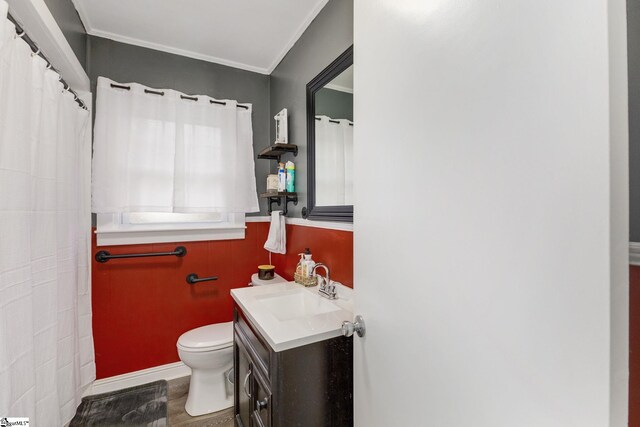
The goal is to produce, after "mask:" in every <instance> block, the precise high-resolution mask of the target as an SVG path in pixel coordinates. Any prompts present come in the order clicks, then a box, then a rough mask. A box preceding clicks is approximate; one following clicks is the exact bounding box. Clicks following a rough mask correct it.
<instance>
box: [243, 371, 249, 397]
mask: <svg viewBox="0 0 640 427" xmlns="http://www.w3.org/2000/svg"><path fill="white" fill-rule="evenodd" d="M250 376H251V369H249V372H247V376H246V377H244V383H243V384H242V390H244V394H246V395H247V397H248V398H249V399H251V393H249V392H248V391H247V381H249V377H250Z"/></svg>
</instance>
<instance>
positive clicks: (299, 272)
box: [296, 253, 304, 277]
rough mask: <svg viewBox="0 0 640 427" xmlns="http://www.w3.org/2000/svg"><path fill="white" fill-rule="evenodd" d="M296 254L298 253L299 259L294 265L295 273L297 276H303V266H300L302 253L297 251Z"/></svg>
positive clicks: (302, 257)
mask: <svg viewBox="0 0 640 427" xmlns="http://www.w3.org/2000/svg"><path fill="white" fill-rule="evenodd" d="M298 255H300V261H298V265H296V274H297V275H298V276H299V277H304V273H303V267H302V266H303V265H304V254H303V253H299V254H298Z"/></svg>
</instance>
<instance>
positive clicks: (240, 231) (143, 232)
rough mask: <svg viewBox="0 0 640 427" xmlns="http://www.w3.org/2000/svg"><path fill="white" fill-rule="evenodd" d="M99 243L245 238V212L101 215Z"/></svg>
mask: <svg viewBox="0 0 640 427" xmlns="http://www.w3.org/2000/svg"><path fill="white" fill-rule="evenodd" d="M96 234H97V237H98V238H97V243H98V246H107V245H128V244H136V243H163V242H167V243H168V242H188V241H202V240H227V239H244V236H245V215H244V213H201V214H200V213H198V214H193V213H167V212H135V213H120V214H98V216H97V232H96Z"/></svg>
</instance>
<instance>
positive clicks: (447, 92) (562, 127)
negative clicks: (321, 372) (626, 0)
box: [354, 0, 628, 427]
mask: <svg viewBox="0 0 640 427" xmlns="http://www.w3.org/2000/svg"><path fill="white" fill-rule="evenodd" d="M609 20H611V22H610V21H609ZM610 25H615V26H617V28H612V29H611V31H610ZM624 26H625V22H624V6H623V2H621V1H619V0H611V1H610V2H607V1H606V0H562V1H558V0H509V1H504V0H483V1H473V0H457V1H451V0H431V1H424V0H356V2H355V26H354V28H355V37H354V38H355V40H354V46H355V82H354V92H355V107H354V112H355V121H356V122H357V123H358V127H357V129H356V130H355V132H356V133H355V158H356V159H357V160H356V165H355V178H356V189H355V192H356V203H355V206H356V218H355V227H356V229H355V233H354V236H355V282H356V286H355V288H356V290H357V292H358V299H357V300H356V304H357V305H359V309H361V310H362V311H363V314H365V319H366V320H367V326H368V332H367V334H368V336H367V337H366V338H365V339H364V340H361V341H356V346H357V348H359V346H362V349H363V351H362V354H360V356H363V359H364V362H366V363H360V362H363V360H361V359H358V351H359V350H358V349H357V350H356V359H357V360H356V366H355V370H356V381H355V399H356V405H355V412H356V425H358V426H367V427H370V426H388V425H433V426H474V427H478V426H491V427H496V426H509V427H511V426H519V427H520V426H580V427H587V426H598V427H601V426H605V425H609V423H610V422H611V423H612V425H623V423H624V419H626V413H624V411H625V402H624V400H625V399H626V390H625V386H626V381H627V374H626V370H625V369H626V366H624V364H625V363H626V359H625V356H624V354H625V352H626V350H627V347H626V342H625V340H624V334H625V331H626V327H627V322H628V320H627V318H626V308H625V307H623V306H624V304H625V301H626V300H625V295H624V294H625V292H626V289H627V286H628V285H627V283H626V273H625V272H624V269H626V266H625V264H626V262H627V261H626V259H627V258H626V257H627V255H626V253H625V250H624V249H623V248H622V246H621V244H622V243H624V242H626V240H627V235H626V233H627V223H628V211H627V204H626V192H627V187H626V185H627V184H626V182H625V179H624V178H625V176H626V168H627V164H626V162H625V159H626V149H627V148H626V145H625V144H626V129H625V126H626V121H625V119H622V117H624V116H625V115H626V100H625V92H624V89H623V87H624V85H625V84H626V81H621V80H626V74H625V72H624V70H623V68H624V67H623V65H624V61H625V60H626V57H625V55H624V46H623V45H621V43H623V41H622V37H621V32H623V31H624ZM610 33H611V34H610ZM610 36H611V40H610ZM609 43H611V46H610V45H609ZM610 56H611V62H610ZM383 82H387V83H388V84H383ZM390 146H392V147H394V149H390V148H389V147H390ZM381 152H383V153H385V155H380V154H379V153H381ZM610 162H611V163H610ZM396 206H402V209H396V208H395V207H396ZM390 217H392V218H393V221H389V218H390ZM378 265H380V266H382V267H383V268H377V266H378ZM612 290H613V291H612ZM612 292H614V293H615V294H616V295H612ZM376 295H377V296H378V297H376ZM380 295H384V297H380ZM382 299H384V300H382ZM612 303H613V306H611V305H610V304H612ZM612 319H613V321H612ZM612 328H613V329H615V330H614V331H613V333H612V330H611V329H612ZM611 361H613V364H611V363H610V362H611ZM374 371H375V372H374ZM612 372H613V375H612ZM369 374H370V376H368V375H369ZM367 381H369V382H370V383H367ZM610 395H611V396H612V400H611V402H610Z"/></svg>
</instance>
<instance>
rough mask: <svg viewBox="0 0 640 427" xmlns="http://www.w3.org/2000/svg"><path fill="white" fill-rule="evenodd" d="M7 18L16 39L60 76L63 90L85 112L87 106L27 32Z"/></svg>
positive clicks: (8, 15)
mask: <svg viewBox="0 0 640 427" xmlns="http://www.w3.org/2000/svg"><path fill="white" fill-rule="evenodd" d="M7 18H8V19H9V21H11V22H12V23H13V25H15V26H16V34H17V36H18V37H20V38H21V39H22V40H24V41H25V43H27V44H28V45H29V47H30V48H31V50H32V51H33V53H34V54H35V55H38V56H40V58H42V59H44V60H45V61H46V62H47V68H49V69H51V70H53V71H55V72H56V73H58V75H59V76H60V82H61V83H62V85H63V87H64V90H66V91H68V92H69V93H71V94H72V95H73V99H74V101H76V102H77V103H78V105H79V106H80V108H82V109H84V110H87V105H86V104H85V103H84V101H83V100H82V99H80V97H79V96H78V94H77V93H76V92H75V91H74V90H73V89H71V86H69V84H67V82H66V81H65V80H64V79H63V78H62V75H61V74H60V72H59V71H58V70H56V69H55V68H53V65H51V61H49V60H48V59H47V57H46V56H44V53H42V52H41V51H40V48H39V47H38V45H37V44H36V43H35V42H34V41H33V40H32V39H31V37H29V35H28V34H27V32H26V31H25V30H24V28H22V26H21V25H20V24H18V21H16V20H15V18H14V17H13V16H11V14H7Z"/></svg>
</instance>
